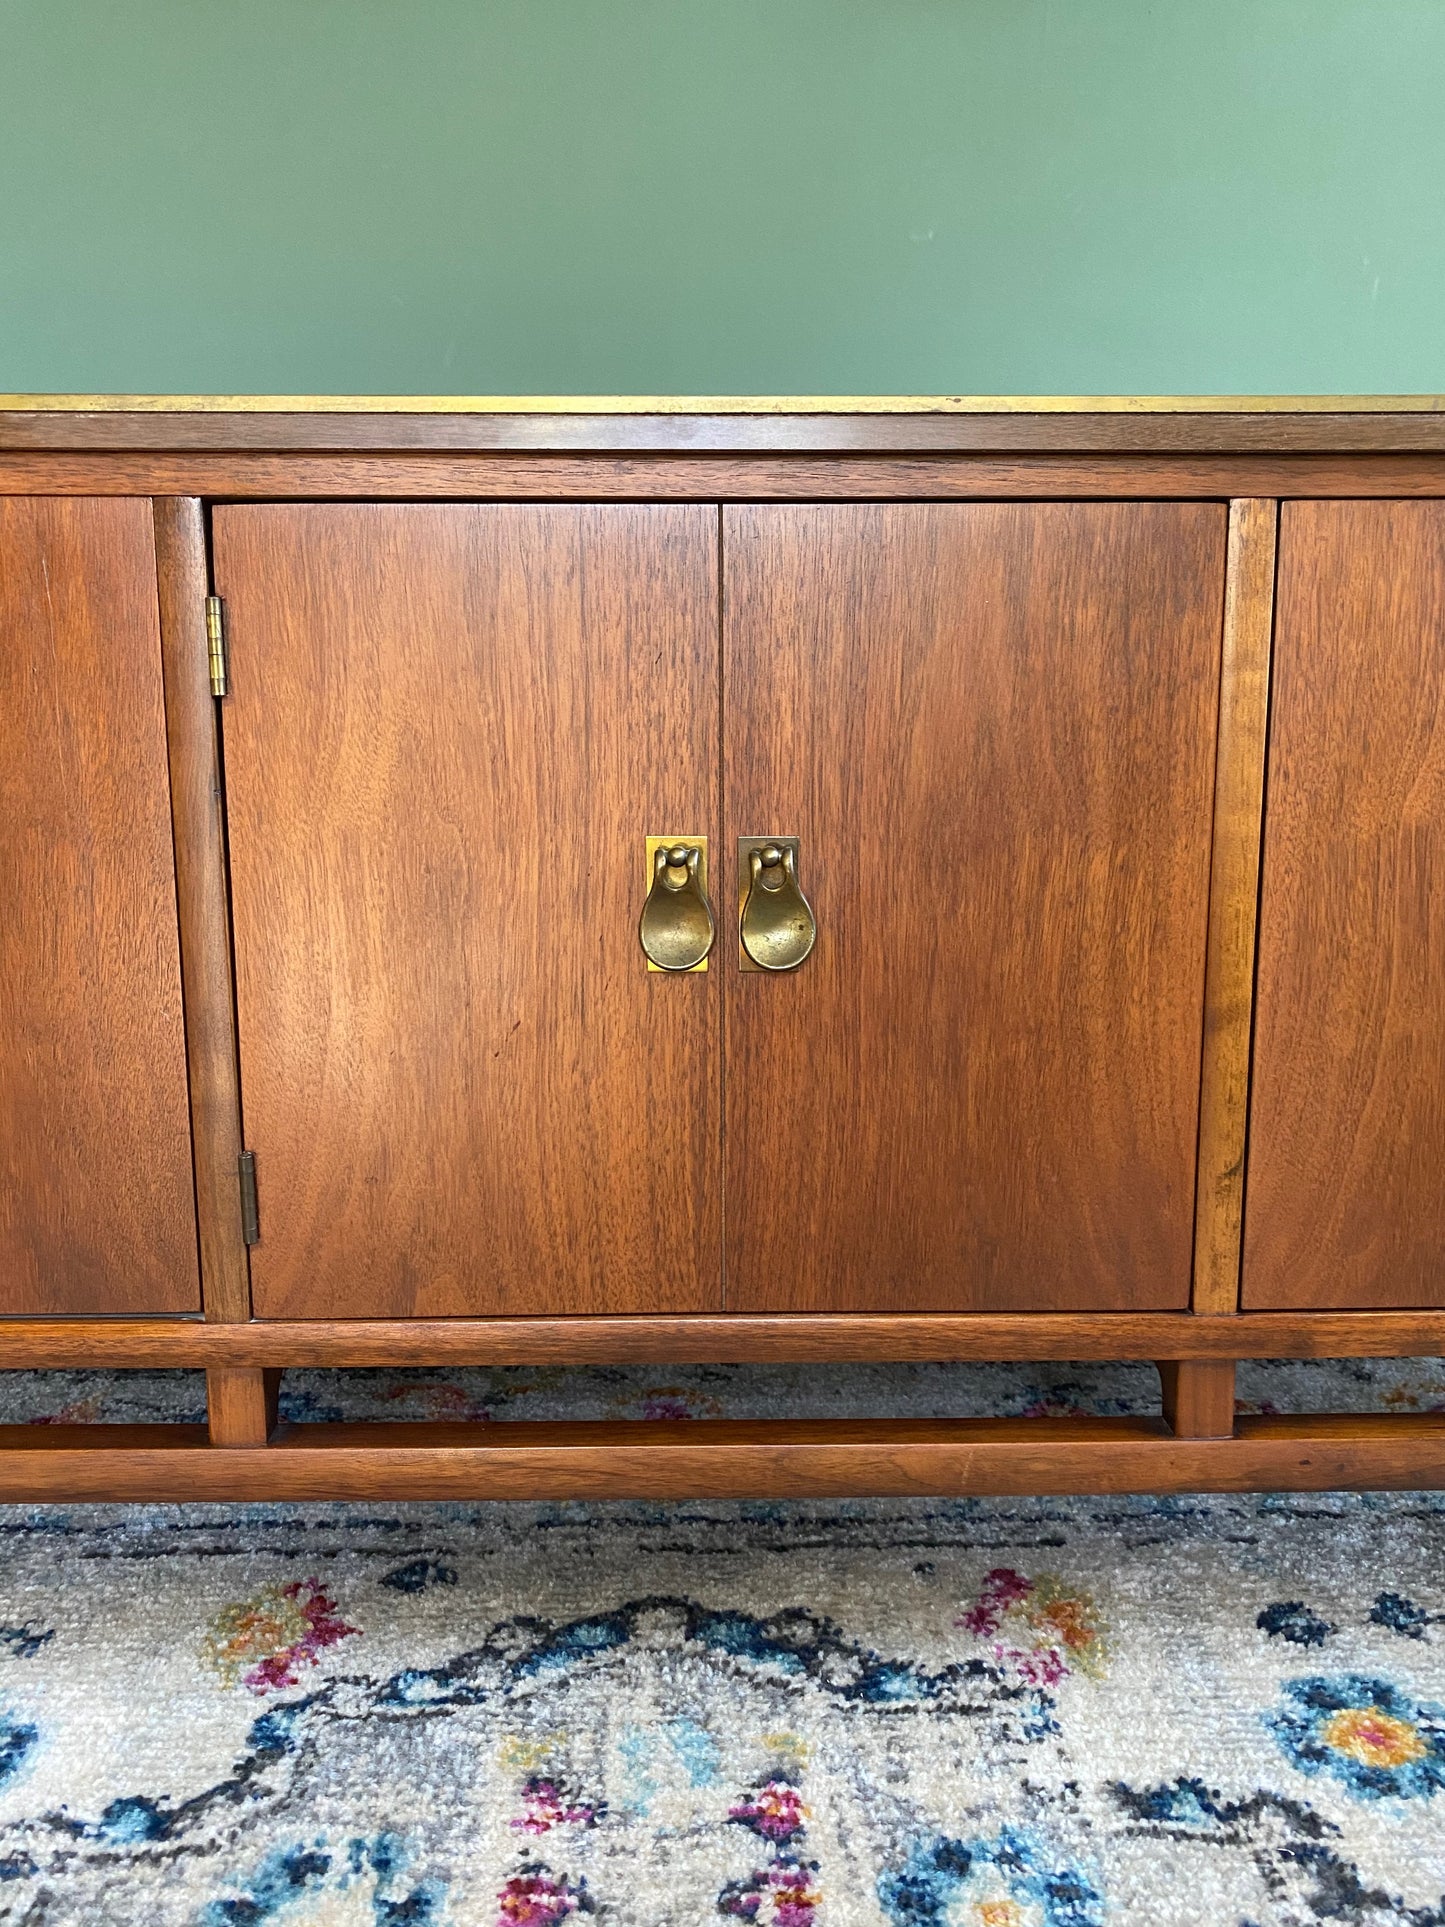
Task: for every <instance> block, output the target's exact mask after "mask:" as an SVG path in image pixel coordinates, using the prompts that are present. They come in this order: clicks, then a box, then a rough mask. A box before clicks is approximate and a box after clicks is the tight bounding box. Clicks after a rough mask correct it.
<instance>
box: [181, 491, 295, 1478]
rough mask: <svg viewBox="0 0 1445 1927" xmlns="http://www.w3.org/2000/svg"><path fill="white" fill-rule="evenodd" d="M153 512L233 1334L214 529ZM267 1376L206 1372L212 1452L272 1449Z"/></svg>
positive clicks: (202, 1163)
mask: <svg viewBox="0 0 1445 1927" xmlns="http://www.w3.org/2000/svg"><path fill="white" fill-rule="evenodd" d="M154 509H155V540H156V580H157V586H158V591H159V597H160V614H161V658H162V663H163V665H164V672H165V691H166V737H167V744H168V748H169V754H170V776H171V821H172V826H173V830H174V834H175V846H176V902H177V908H178V911H179V916H180V930H181V980H182V984H183V987H184V992H185V1022H186V1051H187V1056H188V1059H189V1063H190V1098H191V1140H192V1146H193V1151H194V1159H195V1177H196V1218H197V1223H198V1226H199V1233H200V1251H201V1293H202V1302H203V1304H204V1307H205V1314H206V1317H207V1318H211V1319H221V1320H225V1321H228V1322H231V1323H235V1322H236V1321H238V1320H243V1319H247V1318H249V1317H250V1316H251V1285H250V1275H249V1266H248V1263H247V1256H246V1246H245V1243H244V1241H243V1239H242V1235H241V1208H240V1205H241V1201H240V1189H239V1164H238V1160H239V1158H240V1153H241V1092H240V1078H239V1073H238V1070H237V1057H236V1025H235V1005H234V1000H233V997H232V992H231V929H230V911H229V906H228V903H227V893H226V856H225V826H224V822H223V819H222V794H221V759H220V740H219V735H220V732H219V729H218V726H217V719H216V707H215V699H214V698H213V696H212V694H211V684H210V670H209V658H208V650H207V642H206V593H207V590H208V588H209V586H210V584H209V580H208V574H207V568H206V537H205V526H204V523H203V519H202V511H201V504H200V502H199V501H197V500H195V499H194V498H193V497H185V496H174V497H158V498H157V500H156V502H155V505H154ZM269 1376H270V1375H268V1374H266V1373H263V1372H261V1371H259V1370H251V1369H244V1370H232V1369H219V1370H211V1371H208V1372H207V1373H206V1397H207V1405H208V1410H209V1417H210V1427H211V1441H212V1443H213V1444H215V1445H262V1444H264V1443H265V1441H266V1439H267V1437H268V1436H269V1434H270V1432H271V1431H272V1429H273V1427H274V1423H275V1403H276V1384H275V1383H274V1382H270V1383H268V1377H269Z"/></svg>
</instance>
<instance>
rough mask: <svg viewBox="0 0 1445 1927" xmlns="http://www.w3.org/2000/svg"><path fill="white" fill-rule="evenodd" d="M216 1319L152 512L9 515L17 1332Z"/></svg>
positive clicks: (10, 1152) (0, 885) (3, 719)
mask: <svg viewBox="0 0 1445 1927" xmlns="http://www.w3.org/2000/svg"><path fill="white" fill-rule="evenodd" d="M199 1304H200V1277H199V1270H198V1265H197V1256H196V1220H195V1205H194V1194H193V1190H192V1184H191V1137H190V1122H189V1116H188V1112H187V1096H186V1064H185V1042H184V1035H183V1031H182V1025H181V979H180V950H179V943H178V937H177V926H176V885H175V865H174V857H173V854H172V845H171V824H170V783H169V778H168V775H167V768H166V725H165V710H164V703H163V696H162V681H161V648H160V627H159V618H158V616H157V610H156V565H155V542H154V537H153V534H152V526H151V505H150V503H149V502H143V501H126V500H108V501H87V500H80V499H76V500H66V499H61V498H55V497H44V498H33V499H26V498H19V497H8V498H5V499H0V1313H28V1314H32V1315H34V1314H51V1315H70V1314H75V1313H85V1312H100V1313H116V1312H181V1311H195V1310H197V1309H198V1307H199Z"/></svg>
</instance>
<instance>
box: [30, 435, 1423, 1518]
mask: <svg viewBox="0 0 1445 1927" xmlns="http://www.w3.org/2000/svg"><path fill="white" fill-rule="evenodd" d="M659 964H661V966H662V967H658V966H659ZM0 1314H3V1318H0V1368H4V1367H21V1366H25V1367H52V1368H53V1367H61V1366H70V1365H76V1364H93V1365H100V1364H111V1365H114V1366H117V1367H135V1366H166V1365H172V1366H202V1367H204V1368H205V1369H206V1371H207V1374H208V1381H207V1382H208V1391H209V1413H210V1417H209V1425H208V1427H196V1428H188V1427H184V1426H174V1427H164V1426H158V1427H111V1426H95V1427H62V1426H50V1427H44V1428H23V1427H0V1498H3V1499H16V1498H29V1497H38V1496H46V1495H68V1496H74V1497H77V1498H80V1497H122V1498H138V1499H139V1498H174V1497H186V1496H234V1497H269V1496H277V1497H281V1496H306V1495H318V1496H320V1495H326V1496H368V1495H373V1494H395V1495H399V1496H406V1495H412V1496H448V1495H467V1496H487V1495H492V1496H496V1497H518V1496H544V1495H576V1496H586V1495H592V1496H629V1495H656V1496H669V1495H673V1496H681V1495H689V1494H711V1495H719V1496H722V1495H759V1496H762V1495H768V1494H776V1493H798V1494H854V1493H858V1494H863V1493H879V1494H894V1493H908V1492H922V1493H939V1494H942V1493H950V1492H1012V1491H1027V1490H1040V1491H1070V1490H1085V1491H1109V1490H1131V1489H1143V1490H1151V1489H1204V1488H1226V1487H1250V1486H1261V1485H1263V1486H1279V1487H1312V1486H1332V1485H1363V1486H1371V1485H1375V1486H1412V1485H1415V1486H1417V1485H1438V1484H1442V1483H1445V1416H1442V1415H1438V1414H1415V1415H1396V1416H1386V1415H1371V1416H1368V1417H1343V1416H1329V1415H1318V1416H1314V1417H1309V1416H1299V1417H1291V1418H1274V1419H1263V1418H1251V1419H1241V1420H1239V1421H1236V1419H1235V1415H1234V1400H1233V1386H1234V1364H1235V1361H1236V1360H1238V1359H1240V1358H1246V1357H1261V1356H1306V1355H1336V1354H1386V1355H1403V1354H1410V1353H1435V1352H1442V1351H1445V413H1442V412H1439V411H1437V410H1435V409H1433V408H1430V407H1426V406H1422V405H1420V404H1419V403H1417V402H1350V403H1331V404H1319V403H1316V404H1310V405H1294V404H1280V403H1265V402H1254V403H1250V402H1232V403H1217V404H1203V405H1201V404H1197V403H1194V404H1185V403H1178V402H1176V403H1171V404H1157V405H1156V404H1145V405H1140V404H1133V405H1128V406H1124V405H1118V404H1110V403H1075V404H1068V405H1057V404H1056V405H1053V406H1050V407H1039V408H1023V407H1019V406H1017V405H1009V404H1004V403H992V404H989V403H975V404H964V403H959V402H944V401H938V402H915V403H909V404H905V403H888V404H878V403H846V402H831V403H817V402H813V403H798V404H795V405H785V406H781V407H778V406H766V407H765V406H763V405H757V404H754V405H748V404H734V405H731V406H724V405H721V404H699V405H696V406H688V407H678V406H673V405H667V404H661V403H656V402H653V403H646V402H642V403H577V402H572V403H543V402H532V403H520V404H506V405H498V404H471V405H467V404H458V403H454V402H435V403H427V402H406V403H391V404H386V405H377V404H361V403H356V402H352V403H346V402H331V403H323V404H315V403H313V404H308V405H300V404H289V405H288V404H287V403H285V402H276V403H273V404H269V405H265V406H258V405H251V404H244V403H242V404H237V403H232V404H230V405H222V406H216V405H206V406H202V405H199V404H196V403H193V402H192V403H188V402H184V401H173V402H169V403H151V402H143V401H141V400H138V399H136V398H131V399H129V400H126V399H124V398H122V399H120V400H116V399H114V398H111V399H110V400H108V401H103V402H102V401H98V400H95V399H92V400H90V401H86V400H84V399H77V398H67V399H64V400H56V399H55V398H49V399H45V400H41V399H38V398H24V397H10V398H8V403H7V406H6V408H4V409H3V410H0ZM1089 1357H1093V1358H1143V1359H1152V1360H1155V1361H1157V1362H1158V1364H1159V1368H1160V1376H1161V1384H1162V1400H1161V1412H1160V1416H1159V1417H1158V1418H1157V1419H1135V1420H1106V1419H1098V1420H1068V1421H1064V1420H1047V1419H1039V1420H1029V1421H1020V1422H1015V1421H1002V1420H988V1419H977V1420H968V1421H957V1422H947V1423H942V1422H940V1423H930V1424H919V1423H903V1422H893V1423H889V1422H887V1421H884V1420H877V1421H866V1422H865V1421H861V1420H860V1421H851V1422H847V1423H842V1422H838V1423H817V1422H813V1423H787V1422H781V1421H778V1422H768V1423H750V1422H741V1421H738V1422H729V1421H717V1422H692V1423H687V1424H661V1423H657V1424H654V1423H636V1424H615V1425H604V1424H596V1423H576V1424H556V1425H548V1424H524V1425H523V1424H519V1425H487V1426H446V1425H421V1424H396V1425H329V1426H327V1425H323V1426H304V1425H302V1426H280V1427H278V1426H277V1424H276V1419H275V1411H276V1403H275V1401H276V1386H277V1382H278V1380H279V1375H280V1373H281V1371H283V1370H284V1369H285V1368H286V1367H287V1366H300V1365H307V1364H338V1365H368V1364H373V1365H374V1364H386V1365H418V1364H436V1363H446V1364H463V1363H494V1364H503V1363H536V1362H539V1361H544V1360H545V1361H548V1362H551V1363H556V1364H566V1363H575V1364H583V1363H596V1362H621V1361H657V1362H663V1361H667V1362H675V1363H683V1362H709V1361H725V1360H737V1361H745V1360H783V1359H788V1360H811V1359H816V1360H818V1361H827V1360H857V1359H939V1358H957V1359H1005V1358H1017V1359H1040V1358H1089Z"/></svg>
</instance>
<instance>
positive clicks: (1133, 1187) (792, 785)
mask: <svg viewBox="0 0 1445 1927" xmlns="http://www.w3.org/2000/svg"><path fill="white" fill-rule="evenodd" d="M1224 550H1225V512H1224V510H1223V508H1222V507H1219V506H1216V505H1209V506H1197V507H1196V506H1174V505H1168V504H1143V505H1127V506H1126V505H1108V504H1078V505H1070V504H1062V503H1058V504H1048V505H1039V506H1027V505H1014V504H999V505H978V506H973V507H957V506H947V505H938V506H922V505H918V506H894V505H883V506H868V507H861V506H860V507H851V506H850V507H827V506H810V507H800V508H767V507H750V508H741V507H740V508H730V509H728V510H727V511H726V512H725V517H724V556H725V608H726V618H725V641H724V677H725V690H726V703H727V708H726V731H727V740H726V748H725V755H726V783H727V789H726V797H727V818H728V821H727V835H728V838H729V840H730V841H731V839H732V838H733V837H734V836H736V835H739V834H746V835H773V834H777V835H790V836H791V835H796V836H799V837H800V838H801V840H802V847H801V856H800V862H799V871H800V876H801V879H802V882H803V887H804V889H805V890H807V891H808V893H809V895H810V896H811V898H812V901H813V904H814V907H815V909H816V912H817V917H818V929H819V936H818V943H817V948H816V950H815V952H814V954H813V956H812V957H811V958H810V959H809V960H808V962H807V963H805V964H804V965H803V966H802V968H801V969H799V970H798V971H796V972H795V973H793V974H791V975H787V976H770V975H763V974H747V975H745V974H742V973H740V972H738V971H736V970H735V969H734V970H732V971H729V972H728V973H727V975H726V990H725V1007H726V1020H727V1064H728V1075H727V1146H728V1151H727V1197H728V1225H727V1239H728V1245H727V1302H728V1305H729V1308H730V1309H738V1310H744V1311H805V1310H830V1311H841V1310H869V1311H894V1310H897V1311H903V1310H910V1309H913V1310H945V1309H955V1310H980V1311H984V1310H988V1311H1062V1310H1067V1309H1084V1308H1091V1309H1095V1310H1099V1311H1105V1310H1146V1309H1156V1310H1163V1309H1168V1308H1170V1307H1179V1306H1183V1305H1184V1304H1186V1303H1187V1302H1188V1296H1189V1275H1190V1245H1191V1235H1192V1216H1193V1194H1194V1151H1195V1138H1196V1126H1197V1117H1198V1100H1199V1053H1200V1024H1201V1010H1202V1003H1203V978H1204V950H1205V924H1206V908H1207V895H1208V869H1209V823H1210V798H1211V789H1212V777H1213V763H1214V755H1213V752H1214V731H1215V720H1216V707H1217V700H1218V682H1219V648H1220V620H1221V608H1222V594H1223V575H1224Z"/></svg>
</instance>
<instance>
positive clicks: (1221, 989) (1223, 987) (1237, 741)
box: [1191, 501, 1279, 1410]
mask: <svg viewBox="0 0 1445 1927" xmlns="http://www.w3.org/2000/svg"><path fill="white" fill-rule="evenodd" d="M1278 520H1279V505H1278V503H1276V502H1258V501H1240V502H1231V503H1230V505H1229V560H1228V565H1227V569H1226V574H1225V583H1224V646H1223V650H1222V653H1221V659H1220V689H1219V734H1218V743H1217V747H1216V751H1215V760H1214V843H1213V849H1212V853H1211V856H1210V877H1209V947H1208V957H1207V962H1206V965H1205V972H1204V1056H1203V1060H1202V1064H1201V1074H1200V1092H1199V1175H1198V1182H1197V1187H1196V1193H1195V1203H1194V1290H1193V1297H1192V1300H1191V1302H1192V1304H1193V1306H1194V1309H1195V1310H1196V1311H1198V1312H1206V1313H1209V1312H1233V1311H1238V1309H1239V1268H1240V1250H1241V1242H1242V1237H1243V1219H1244V1150H1245V1136H1246V1131H1247V1127H1248V1122H1249V1045H1250V1025H1251V1022H1252V1019H1253V1016H1254V957H1255V922H1256V914H1257V910H1258V904H1259V853H1260V839H1261V836H1262V834H1263V825H1262V821H1261V817H1262V812H1263V808H1264V755H1265V737H1266V733H1267V729H1268V724H1269V649H1270V637H1271V633H1272V628H1273V623H1274V562H1275V532H1276V525H1277V523H1278ZM1230 1397H1231V1399H1232V1398H1233V1392H1232V1391H1231V1393H1230ZM1230 1409H1231V1410H1232V1409H1233V1407H1232V1405H1231V1407H1230Z"/></svg>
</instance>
